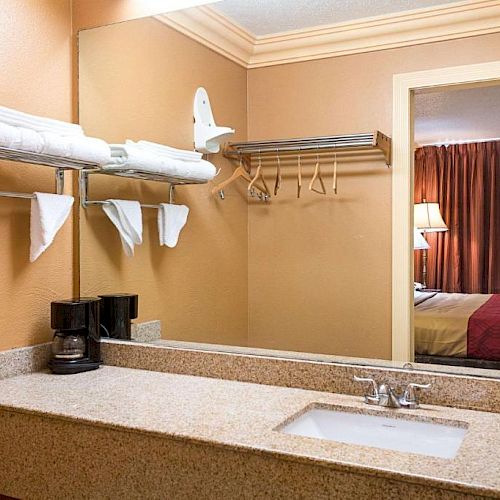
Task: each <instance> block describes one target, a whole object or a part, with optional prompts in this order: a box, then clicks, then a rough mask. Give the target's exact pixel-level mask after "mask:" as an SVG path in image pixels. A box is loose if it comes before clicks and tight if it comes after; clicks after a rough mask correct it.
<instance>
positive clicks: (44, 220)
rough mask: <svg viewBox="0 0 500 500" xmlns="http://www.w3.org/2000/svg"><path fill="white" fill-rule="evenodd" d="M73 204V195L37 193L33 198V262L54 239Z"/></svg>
mask: <svg viewBox="0 0 500 500" xmlns="http://www.w3.org/2000/svg"><path fill="white" fill-rule="evenodd" d="M72 206H73V196H66V195H62V194H50V193H35V197H34V198H33V199H32V200H31V221H30V226H31V227H30V233H31V234H30V235H31V247H30V261H31V262H34V261H35V260H36V259H38V257H39V256H40V255H41V254H42V253H43V252H44V251H45V250H46V249H47V248H48V247H49V246H50V244H51V243H52V241H54V237H55V235H56V234H57V232H58V231H59V229H61V226H62V225H63V224H64V221H65V220H66V219H67V218H68V215H69V214H70V212H71V207H72Z"/></svg>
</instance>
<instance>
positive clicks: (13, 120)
mask: <svg viewBox="0 0 500 500" xmlns="http://www.w3.org/2000/svg"><path fill="white" fill-rule="evenodd" d="M0 122H2V123H5V124H6V125H10V126H12V127H23V128H28V129H30V130H35V131H36V132H52V133H54V134H58V135H63V136H83V135H84V133H83V129H82V127H81V126H80V125H77V124H75V123H68V122H63V121H60V120H54V119H53V118H45V117H42V116H36V115H30V114H28V113H23V112H22V111H18V110H16V109H11V108H6V107H5V106H0Z"/></svg>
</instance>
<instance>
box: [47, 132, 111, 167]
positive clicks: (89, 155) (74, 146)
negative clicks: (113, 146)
mask: <svg viewBox="0 0 500 500" xmlns="http://www.w3.org/2000/svg"><path fill="white" fill-rule="evenodd" d="M40 135H41V136H42V138H43V141H44V146H43V149H42V153H45V154H49V155H53V156H60V157H61V158H72V159H73V160H81V161H84V162H87V163H95V164H97V165H105V164H106V163H109V162H110V161H111V150H110V149H109V145H108V144H107V143H106V142H105V141H103V140H102V139H96V138H94V137H87V136H82V137H64V136H60V135H57V134H53V133H51V132H43V133H41V134H40Z"/></svg>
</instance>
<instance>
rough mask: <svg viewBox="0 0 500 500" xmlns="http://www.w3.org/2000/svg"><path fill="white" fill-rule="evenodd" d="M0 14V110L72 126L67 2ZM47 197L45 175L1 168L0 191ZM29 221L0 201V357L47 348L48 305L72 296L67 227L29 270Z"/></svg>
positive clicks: (10, 8) (49, 185)
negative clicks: (36, 347)
mask: <svg viewBox="0 0 500 500" xmlns="http://www.w3.org/2000/svg"><path fill="white" fill-rule="evenodd" d="M1 7H2V13H1V15H0V67H1V68H2V71H1V72H0V105H2V106H8V107H12V108H17V109H20V110H22V111H26V112H28V113H37V114H40V115H42V116H49V117H52V118H57V119H61V120H70V119H71V63H70V61H71V35H70V34H71V5H70V1H69V0H50V1H44V2H41V1H40V0H22V1H20V0H2V6H1ZM69 181H70V179H69V177H68V183H69V184H70V182H69ZM53 189H54V172H53V170H52V169H50V168H47V167H34V166H28V165H24V164H20V163H10V164H9V163H7V162H4V161H2V162H1V164H0V190H11V191H22V192H33V191H48V192H51V191H52V190H53ZM29 215H30V202H29V201H27V200H9V199H6V198H1V199H0V241H1V243H2V244H1V246H0V304H1V306H0V307H1V314H0V350H2V349H9V348H13V347H20V346H25V345H31V344H36V343H39V342H45V341H48V340H49V339H50V338H51V336H52V333H51V330H50V301H51V300H54V299H56V298H64V297H68V296H71V294H72V276H73V269H72V251H73V245H72V233H71V231H72V221H71V220H68V221H67V223H66V224H65V225H64V227H63V228H62V230H61V231H60V233H59V234H58V235H57V238H56V241H55V242H54V244H53V245H52V246H51V247H50V248H49V249H48V250H47V251H46V252H45V253H44V254H43V255H42V256H41V257H40V258H39V259H38V260H37V261H36V262H35V263H33V264H30V262H29V241H30V239H29Z"/></svg>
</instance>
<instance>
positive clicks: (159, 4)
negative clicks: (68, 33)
mask: <svg viewBox="0 0 500 500" xmlns="http://www.w3.org/2000/svg"><path fill="white" fill-rule="evenodd" d="M166 3H168V0H105V1H103V0H73V31H74V32H75V33H76V32H78V31H79V30H81V29H87V28H95V27H97V26H104V25H107V24H112V23H119V22H123V21H128V20H131V19H138V18H140V17H146V16H154V15H156V14H161V13H163V12H165V4H166Z"/></svg>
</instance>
